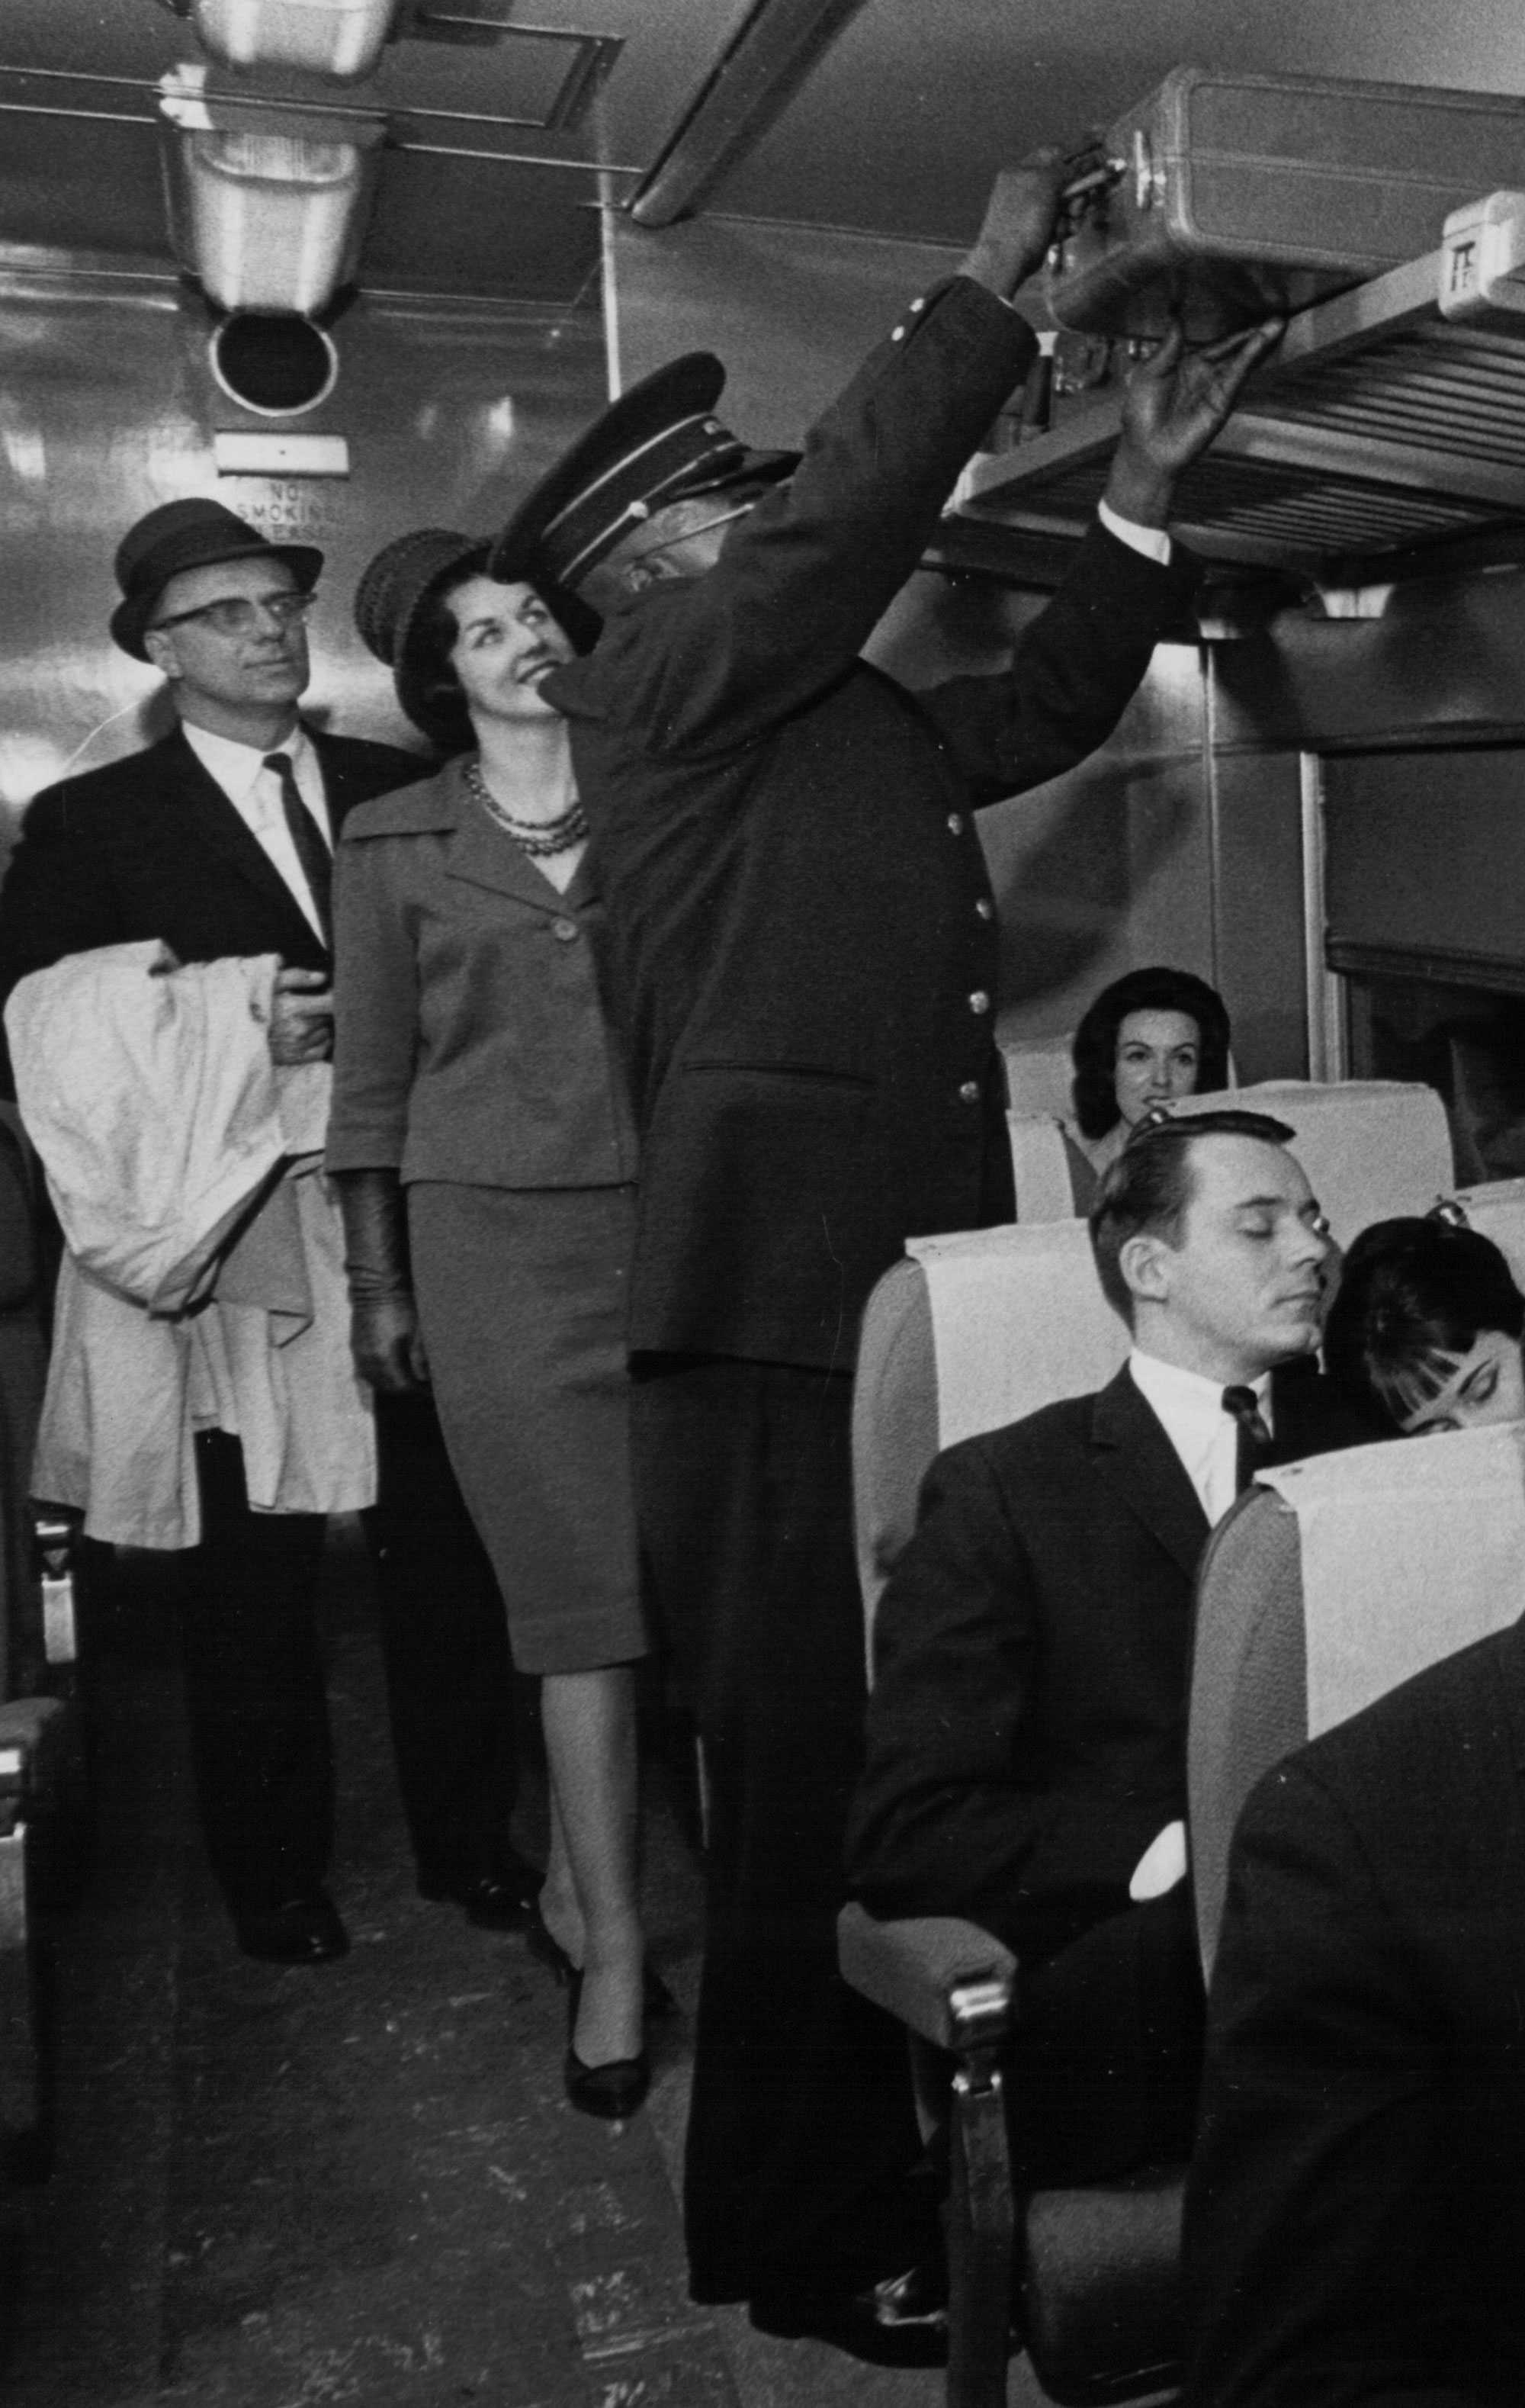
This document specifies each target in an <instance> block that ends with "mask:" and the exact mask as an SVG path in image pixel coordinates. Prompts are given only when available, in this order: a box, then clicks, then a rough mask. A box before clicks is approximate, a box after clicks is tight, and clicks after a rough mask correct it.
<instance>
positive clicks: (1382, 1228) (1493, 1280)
mask: <svg viewBox="0 0 1525 2408" xmlns="http://www.w3.org/2000/svg"><path fill="white" fill-rule="evenodd" d="M1489 1329H1498V1330H1502V1331H1503V1333H1504V1336H1505V1337H1506V1338H1515V1339H1518V1337H1519V1336H1520V1334H1521V1332H1522V1331H1525V1296H1521V1295H1520V1292H1519V1290H1518V1287H1517V1286H1516V1285H1515V1282H1514V1276H1513V1274H1512V1272H1511V1271H1510V1269H1509V1266H1508V1264H1507V1262H1506V1261H1505V1260H1504V1256H1503V1254H1500V1252H1499V1250H1498V1248H1497V1246H1496V1245H1494V1243H1493V1241H1492V1240H1491V1239H1489V1238H1485V1237H1484V1236H1483V1235H1482V1234H1481V1232H1480V1231H1479V1230H1476V1229H1463V1228H1459V1227H1457V1226H1455V1224H1454V1223H1452V1222H1449V1221H1432V1220H1419V1219H1418V1218H1408V1219H1404V1220H1401V1221H1377V1222H1375V1223H1374V1224H1373V1226H1372V1227H1371V1228H1369V1229H1362V1231H1361V1235H1360V1237H1359V1238H1358V1239H1357V1240H1356V1241H1355V1243H1354V1245H1353V1246H1352V1247H1351V1249H1350V1252H1349V1253H1348V1254H1347V1256H1346V1258H1345V1269H1344V1270H1343V1271H1342V1273H1341V1275H1340V1284H1339V1288H1338V1290H1337V1291H1336V1294H1335V1297H1334V1301H1333V1304H1332V1305H1331V1307H1330V1311H1329V1319H1328V1322H1327V1323H1326V1325H1325V1328H1324V1363H1325V1366H1326V1368H1327V1369H1328V1371H1329V1374H1330V1377H1331V1378H1332V1379H1333V1380H1337V1381H1338V1382H1339V1383H1340V1385H1341V1386H1342V1387H1343V1388H1345V1389H1347V1391H1348V1392H1349V1394H1350V1395H1351V1396H1352V1397H1355V1398H1360V1399H1361V1400H1362V1401H1364V1402H1370V1401H1371V1400H1372V1399H1373V1398H1375V1401H1376V1402H1377V1404H1379V1405H1380V1406H1381V1408H1382V1410H1383V1412H1385V1413H1386V1414H1387V1415H1388V1417H1389V1419H1390V1421H1392V1422H1393V1423H1394V1424H1397V1423H1399V1422H1401V1421H1403V1420H1404V1419H1406V1418H1407V1416H1408V1415H1409V1414H1410V1413H1412V1412H1417V1411H1418V1408H1419V1407H1420V1406H1421V1405H1424V1404H1427V1403H1428V1402H1429V1400H1430V1398H1432V1397H1434V1396H1438V1395H1439V1393H1440V1391H1441V1389H1442V1388H1443V1387H1444V1386H1445V1385H1446V1383H1447V1379H1448V1378H1449V1377H1450V1374H1451V1370H1452V1368H1453V1365H1454V1363H1455V1359H1456V1357H1457V1356H1458V1355H1465V1354H1467V1353H1469V1352H1470V1351H1471V1349H1472V1348H1473V1347H1474V1346H1475V1344H1476V1342H1477V1340H1478V1339H1479V1338H1480V1337H1481V1336H1482V1334H1483V1332H1484V1331H1485V1330H1489Z"/></svg>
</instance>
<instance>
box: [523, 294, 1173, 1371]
mask: <svg viewBox="0 0 1525 2408" xmlns="http://www.w3.org/2000/svg"><path fill="white" fill-rule="evenodd" d="M1032 351H1033V336H1032V334H1031V332H1030V331H1029V329H1028V328H1027V326H1026V325H1025V324H1024V322H1022V320H1021V319H1020V318H1019V317H1018V316H1017V315H1016V314H1015V313H1014V312H1013V311H1012V310H1011V309H1009V308H1006V307H1005V304H1004V303H1002V302H1000V301H998V300H997V299H995V298H994V297H993V296H992V295H991V294H990V293H988V292H986V291H985V290H984V289H983V288H982V287H980V286H979V285H977V284H976V283H974V282H973V281H971V280H970V279H967V278H965V277H954V278H953V279H950V280H949V281H948V282H947V283H945V284H943V285H942V286H940V287H939V288H937V289H936V290H935V291H934V292H933V293H931V294H928V295H927V297H926V298H925V299H924V300H922V301H918V302H915V303H913V305H912V307H911V309H910V311H909V312H908V313H907V316H906V318H905V322H904V323H903V324H902V325H901V326H899V327H897V328H896V329H895V331H894V333H893V334H892V336H891V337H890V339H889V340H888V341H887V342H885V343H884V344H882V345H881V346H880V347H879V348H878V350H877V351H875V352H874V353H873V354H872V356H871V357H870V359H869V360H868V361H867V363H866V364H865V366H863V368H862V370H861V372H860V373H859V375H858V376H857V377H856V378H855V379H854V380H853V381H852V383H851V385H850V386H849V387H848V391H847V392H846V393H845V394H843V396H842V397H841V399H840V400H838V401H837V402H836V403H835V404H834V406H833V407H832V408H831V409H829V410H828V411H827V412H826V413H825V415H824V417H823V418H822V419H821V420H820V422H819V423H818V424H817V426H816V427H815V429H814V430H813V432H812V434H811V436H810V437H809V438H808V442H807V446H806V450H805V458H804V461H803V463H802V465H801V466H800V468H799V469H798V471H797V472H796V474H795V476H794V477H793V478H792V480H791V481H790V482H789V484H787V485H786V486H783V487H780V488H779V489H777V491H776V492H773V493H771V494H769V495H765V496H764V498H763V500H762V501H761V502H759V504H758V505H757V507H756V509H754V510H753V511H752V513H751V515H750V516H749V518H748V519H747V520H746V521H745V522H739V523H737V524H736V526H735V527H734V529H733V530H732V533H731V537H730V538H729V540H728V542H727V544H726V547H725V551H724V553H723V556H722V558H721V559H720V563H719V565H718V566H716V567H715V568H714V569H712V570H711V571H710V572H709V574H708V575H707V576H705V577H703V578H701V579H698V580H695V581H690V582H684V583H667V584H661V585H657V586H656V587H654V588H652V589H649V590H648V592H647V593H645V594H644V595H640V596H639V597H636V598H634V600H632V601H631V602H630V603H629V604H628V606H625V607H621V608H619V609H616V610H615V611H614V612H613V613H611V615H610V617H609V619H608V620H607V622H606V626H605V630H604V634H603V637H602V638H601V640H600V642H599V644H598V646H597V648H596V650H595V651H594V652H592V653H591V655H590V656H588V657H587V658H586V659H583V660H579V661H577V662H574V663H571V664H569V665H568V666H567V667H563V668H560V669H558V670H556V671H554V672H553V673H552V675H551V676H550V677H549V679H548V680H547V681H546V684H545V688H544V691H545V692H546V694H547V695H548V696H549V698H551V699H552V700H553V701H554V702H555V703H556V705H557V708H558V709H559V710H563V711H565V712H566V714H567V716H568V718H569V719H570V721H571V724H572V742H573V753H574V758H575V761H576V766H577V779H578V784H579V788H580V791H581V793H582V796H583V798H584V801H585V803H586V805H587V808H588V810H589V814H590V817H591V821H592V827H593V843H592V847H591V854H590V858H591V860H592V861H593V862H594V863H595V865H596V874H597V878H598V882H599V886H600V891H601V892H602V893H603V894H604V896H605V897H606V903H607V907H608V911H609V921H610V927H609V951H608V960H607V982H608V990H609V993H608V1001H609V1006H610V1011H611V1016H612V1017H613V1019H614V1022H615V1025H616V1026H617V1028H618V1029H619V1030H620V1034H621V1037H622V1039H623V1042H624V1045H625V1048H626V1052H627V1055H628V1060H629V1067H630V1070H631V1074H632V1082H633V1087H634V1103H635V1111H636V1117H637V1121H638V1123H639V1125H640V1133H641V1145H642V1188H641V1197H640V1211H639V1229H638V1236H637V1240H636V1258H635V1267H634V1293H633V1299H632V1303H633V1324H632V1344H633V1348H634V1351H635V1352H637V1353H640V1352H643V1351H655V1352H659V1353H660V1352H677V1353H698V1354H706V1355H733V1356H741V1357H746V1358H750V1359H754V1360H762V1361H773V1362H783V1363H793V1364H801V1365H821V1366H827V1367H832V1368H835V1369H850V1366H851V1361H852V1354H853V1348H854V1344H855V1341H856V1331H857V1322H858V1316H859V1313H860V1312H861V1309H862V1303H863V1300H864V1298H865V1297H866V1295H867V1293H868V1290H869V1288H870V1286H871V1285H872V1283H873V1282H874V1281H875V1280H876V1279H877V1277H878V1275H879V1273H880V1272H881V1271H883V1270H884V1269H886V1268H887V1266H888V1265H889V1264H890V1263H891V1262H892V1261H893V1260H894V1259H895V1257H896V1256H897V1255H898V1254H900V1252H901V1250H902V1247H903V1245H904V1242H905V1239H906V1237H907V1236H909V1235H912V1234H915V1233H918V1232H921V1231H928V1230H937V1229H955V1228H961V1227H967V1226H971V1225H973V1224H976V1223H978V1222H980V1221H988V1220H992V1219H1000V1218H1003V1217H1005V1216H1006V1215H1007V1214H1009V1211H1010V1210H1011V1187H1010V1173H1009V1165H1008V1162H1007V1158H1006V1152H1005V1128H1004V1125H1003V1119H1002V1103H1003V1099H1002V1096H1001V1088H1000V1077H999V1068H998V1063H997V1056H996V1052H995V1047H994V1044H993V1041H992V1030H993V1021H994V990H995V974H996V957H997V943H996V931H995V926H994V905H993V901H992V898H991V890H990V882H989V879H988V877H987V874H986V869H985V864H984V860H983V858H982V855H981V852H980V846H979V841H978V839H977V837H976V833H975V826H974V819H973V810H974V808H975V807H976V805H979V804H982V803H989V802H992V801H994V800H996V799H997V798H999V797H1000V796H1004V795H1008V794H1011V793H1013V792H1015V791H1018V790H1019V789H1021V788H1024V787H1028V786H1033V785H1035V784H1037V783H1039V782H1040V781H1043V780H1045V779H1048V778H1051V777H1053V776H1055V775H1056V774H1057V773H1058V772H1059V771H1060V770H1062V769H1064V768H1066V767H1069V766H1070V765H1071V764H1072V763H1073V762H1075V761H1076V760H1078V759H1080V758H1081V757H1082V756H1083V755H1084V754H1085V753H1089V752H1090V751H1091V750H1092V749H1093V748H1094V747H1095V746H1096V745H1098V744H1100V743H1101V742H1102V740H1103V739H1104V738H1105V736H1106V735H1107V734H1108V733H1109V731H1110V730H1111V728H1112V727H1113V725H1114V724H1115V723H1116V721H1117V719H1118V717H1119V713H1120V712H1121V710H1122V709H1123V706H1124V704H1125V703H1126V702H1127V700H1128V698H1129V696H1130V695H1132V694H1133V690H1134V688H1135V687H1136V685H1137V684H1138V681H1139V680H1140V678H1141V677H1142V676H1143V674H1144V671H1145V668H1146V667H1147V664H1148V660H1149V655H1150V652H1151V650H1152V648H1153V646H1154V644H1155V642H1156V640H1157V638H1159V637H1160V635H1161V633H1162V630H1163V629H1164V628H1165V626H1166V625H1167V624H1169V622H1170V620H1171V618H1172V616H1173V615H1174V614H1176V613H1178V611H1179V609H1180V605H1181V601H1182V598H1183V595H1184V593H1185V590H1186V583H1187V575H1186V572H1185V571H1184V570H1183V569H1182V568H1180V567H1175V568H1169V569H1167V568H1162V567H1161V566H1159V565H1158V564H1157V563H1155V562H1153V561H1150V560H1147V559H1145V558H1144V557H1143V556H1142V555H1141V554H1139V553H1137V552H1133V551H1132V550H1131V549H1130V548H1129V547H1128V546H1127V545H1125V544H1123V543H1120V542H1119V541H1118V540H1117V539H1116V538H1114V537H1112V536H1111V535H1110V534H1108V533H1107V532H1105V530H1103V529H1101V528H1099V527H1098V528H1095V529H1093V530H1092V531H1091V533H1090V535H1088V536H1087V538H1085V541H1084V543H1083V544H1082V546H1081V548H1080V554H1079V558H1078V560H1077V561H1076V566H1075V568H1074V570H1073V572H1072V574H1071V576H1070V578H1069V579H1068V581H1067V582H1066V584H1065V585H1064V587H1063V588H1062V591H1061V592H1060V594H1059V595H1057V596H1056V597H1055V599H1054V601H1053V602H1052V603H1051V604H1050V606H1049V607H1048V609H1047V610H1046V611H1045V612H1044V613H1043V615H1042V617H1041V618H1040V619H1039V620H1038V621H1037V622H1036V623H1035V624H1034V625H1033V627H1032V628H1031V629H1030V630H1029V631H1028V633H1027V634H1026V636H1025V637H1024V638H1023V640H1022V642H1021V644H1020V647H1019V652H1018V654H1017V657H1016V660H1015V662H1014V664H1013V666H1012V667H1010V668H1009V669H1008V670H1006V671H1005V672H1004V673H1003V674H1001V675H999V676H995V677H979V678H966V679H958V680H955V681H951V682H949V683H948V684H945V685H943V686H941V687H939V688H937V689H935V690H934V691H933V692H931V693H927V694H921V695H915V696H913V695H910V694H908V693H907V692H906V691H905V689H904V688H903V687H901V686H899V685H897V684H896V683H894V682H893V681H891V679H889V678H887V677H885V676H882V675H881V674H879V673H878V672H877V670H875V669H873V668H871V667H867V666H866V665H865V664H864V663H863V662H862V661H860V660H859V658H858V652H859V648H860V646H861V645H862V643H863V641H864V640H865V638H867V636H868V635H869V633H870V630H871V629H872V628H873V626H874V624H875V623H876V622H877V619H878V618H879V617H880V615H881V614H882V612H883V610H884V609H885V608H886V607H887V605H888V604H889V602H890V601H891V597H892V596H893V595H894V594H895V593H896V591H897V590H898V589H899V587H900V586H901V585H903V584H904V582H905V580H906V578H907V577H908V576H909V575H910V574H911V572H912V571H913V569H914V568H915V567H916V566H917V563H918V561H919V557H920V554H921V552H922V550H923V548H924V546H925V544H926V542H927V540H928V538H929V537H930V536H931V534H932V532H933V530H934V526H935V523H936V521H937V517H938V514H939V512H940V510H941V509H942V507H943V505H944V503H945V502H946V500H947V498H948V494H949V492H950V490H951V488H952V486H953V483H954V480H955V479H956V478H957V476H958V473H959V471H960V469H961V467H962V466H963V464H964V462H965V461H966V460H967V459H968V458H969V456H970V454H971V453H972V452H975V451H976V449H977V448H978V445H979V443H980V440H981V437H982V436H983V435H984V433H985V431H986V429H987V428H988V427H989V425H990V423H991V420H992V418H993V417H994V416H995V414H996V412H997V411H998V410H999V409H1000V407H1001V404H1002V402H1003V401H1004V400H1005V397H1006V396H1007V394H1009V393H1010V392H1011V390H1012V388H1013V387H1014V386H1015V385H1016V384H1018V383H1019V381H1020V380H1021V378H1022V375H1023V373H1024V371H1025V368H1026V366H1027V363H1028V361H1029V359H1030V357H1031V355H1032Z"/></svg>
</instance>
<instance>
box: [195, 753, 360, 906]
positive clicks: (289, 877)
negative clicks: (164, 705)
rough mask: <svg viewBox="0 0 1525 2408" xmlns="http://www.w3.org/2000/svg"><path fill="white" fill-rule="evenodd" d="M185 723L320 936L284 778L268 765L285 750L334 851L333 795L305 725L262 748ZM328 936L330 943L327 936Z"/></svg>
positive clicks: (207, 764)
mask: <svg viewBox="0 0 1525 2408" xmlns="http://www.w3.org/2000/svg"><path fill="white" fill-rule="evenodd" d="M180 724H181V727H182V729H183V730H184V734H185V740H186V742H187V743H188V744H189V745H190V747H191V750H192V753H194V754H195V756H196V758H197V760H198V761H199V762H200V763H201V765H202V767H203V768H204V769H205V770H206V771H207V775H208V776H209V777H211V778H215V779H216V781H217V783H218V784H219V785H220V786H221V789H222V792H223V793H224V794H225V795H226V796H227V798H228V800H229V802H230V803H231V804H232V805H233V808H234V810H235V811H236V812H237V814H238V816H239V818H240V819H241V820H242V821H243V823H244V825H245V826H246V827H247V828H248V830H249V834H250V836H251V837H252V838H253V839H254V840H255V842H256V844H258V845H259V846H260V847H261V849H262V851H263V852H264V853H265V854H266V855H267V856H268V858H269V860H270V861H271V863H272V864H273V866H274V867H275V868H276V869H277V870H278V872H279V873H280V877H281V880H282V882H283V883H284V884H285V885H286V886H287V887H288V888H289V889H290V892H291V895H292V900H293V901H294V902H295V903H297V904H298V905H299V906H300V907H301V910H302V916H303V918H304V919H305V920H306V922H307V925H308V926H309V927H310V928H311V929H312V932H313V934H314V936H316V937H320V938H321V937H322V936H323V929H322V923H321V921H320V919H319V917H318V914H317V911H316V910H315V909H314V907H313V900H312V892H311V889H310V888H309V886H308V884H307V882H306V876H305V875H304V873H303V868H302V864H301V862H300V861H299V860H298V859H297V853H296V847H295V845H294V844H293V843H292V832H291V830H290V828H289V827H288V826H287V824H286V812H285V808H284V805H283V804H282V801H281V793H280V780H279V778H278V776H277V775H276V772H275V771H274V770H273V769H267V768H266V767H265V766H264V764H265V760H266V758H267V755H268V753H285V755H286V757H287V759H288V760H289V761H290V762H291V765H292V771H293V773H294V775H295V778H296V791H297V793H298V794H299V795H300V796H301V797H302V800H303V801H304V802H305V803H306V807H307V809H308V810H309V811H310V812H311V813H312V816H313V818H314V819H315V820H316V821H317V823H318V826H319V829H320V831H321V834H322V836H323V837H324V839H326V841H327V844H328V848H329V851H330V852H331V853H332V851H333V849H334V830H333V827H332V825H331V824H330V821H329V816H328V798H327V796H325V795H324V793H323V773H322V770H321V767H319V763H318V755H317V753H316V752H315V751H314V750H313V747H312V744H311V742H310V741H309V739H308V738H307V735H306V730H305V729H304V728H301V727H293V728H292V733H291V735H290V736H289V737H288V738H286V740H285V742H284V743H283V744H272V745H269V746H268V747H266V749H265V751H264V752H262V751H261V750H260V749H259V747H258V746H256V745H253V744H235V743H234V742H233V741H232V739H231V738H229V737H226V736H213V735H210V734H209V733H208V731H207V729H206V728H205V727H192V724H191V723H190V721H189V720H182V721H181V723H180ZM323 941H324V942H325V943H326V942H327V939H326V938H324V939H323Z"/></svg>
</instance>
